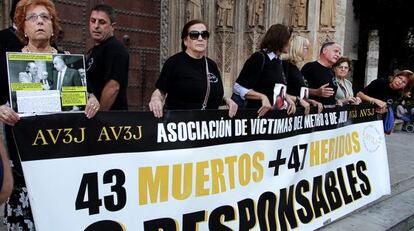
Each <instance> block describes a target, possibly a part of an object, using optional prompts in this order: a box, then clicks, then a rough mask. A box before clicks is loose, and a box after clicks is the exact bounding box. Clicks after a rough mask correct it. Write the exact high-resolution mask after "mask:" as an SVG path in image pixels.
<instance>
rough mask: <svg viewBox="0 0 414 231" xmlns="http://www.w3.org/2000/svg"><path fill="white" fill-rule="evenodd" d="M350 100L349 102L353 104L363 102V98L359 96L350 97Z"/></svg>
mask: <svg viewBox="0 0 414 231" xmlns="http://www.w3.org/2000/svg"><path fill="white" fill-rule="evenodd" d="M348 102H349V104H352V105H358V104H360V103H361V98H359V97H349V98H348Z"/></svg>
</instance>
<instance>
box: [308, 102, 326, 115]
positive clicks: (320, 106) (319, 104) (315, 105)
mask: <svg viewBox="0 0 414 231" xmlns="http://www.w3.org/2000/svg"><path fill="white" fill-rule="evenodd" d="M308 102H309V103H310V104H312V106H314V107H318V113H321V112H322V110H323V105H322V104H321V103H320V102H318V101H316V100H313V99H308Z"/></svg>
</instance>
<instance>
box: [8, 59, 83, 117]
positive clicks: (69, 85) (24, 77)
mask: <svg viewBox="0 0 414 231" xmlns="http://www.w3.org/2000/svg"><path fill="white" fill-rule="evenodd" d="M84 70H85V59H84V56H83V55H78V54H36V53H17V52H8V53H7V71H8V79H9V89H10V90H9V91H10V92H9V93H10V105H11V107H12V108H13V109H14V110H15V111H16V112H18V113H23V114H24V113H43V112H45V113H47V112H62V111H82V110H84V107H85V105H86V99H87V90H86V89H87V86H86V75H85V71H84Z"/></svg>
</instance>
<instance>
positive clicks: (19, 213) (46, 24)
mask: <svg viewBox="0 0 414 231" xmlns="http://www.w3.org/2000/svg"><path fill="white" fill-rule="evenodd" d="M58 22H59V19H58V16H57V12H56V8H55V5H54V4H53V2H52V1H50V0H21V1H19V3H18V4H17V7H16V12H15V15H14V23H15V25H16V28H17V30H16V33H17V36H18V37H19V39H20V40H21V41H22V43H23V45H24V47H23V48H22V49H21V50H20V51H21V52H35V53H53V54H56V53H62V52H59V51H58V50H56V49H55V48H54V47H52V45H51V43H52V42H53V41H54V39H55V37H56V35H57V32H58V28H59V25H58ZM13 51H18V50H13ZM3 65H4V64H3ZM1 69H3V70H4V69H6V67H5V66H1ZM0 77H1V78H6V79H7V75H5V73H4V72H3V71H2V76H0ZM0 88H1V89H0V91H2V92H3V91H6V92H8V84H4V82H2V84H1V85H0ZM8 100H9V99H8V98H7V96H3V94H2V97H1V99H0V105H1V106H0V121H1V122H2V123H5V124H7V125H11V126H13V125H15V124H16V123H17V122H18V121H19V115H18V114H17V113H16V112H15V111H13V109H11V108H10V107H9V106H8V104H7V101H8ZM98 109H99V102H98V101H97V99H96V98H95V97H94V96H93V95H92V94H91V97H89V99H88V102H87V105H86V109H85V115H86V117H88V118H92V117H94V116H95V114H96V112H97V110H98ZM5 130H6V141H7V145H8V150H9V153H10V158H11V160H12V162H13V164H14V166H13V176H14V179H15V188H14V191H13V193H12V195H11V196H10V199H9V200H8V202H7V203H6V209H5V211H6V213H5V222H6V224H7V228H8V229H9V230H11V229H12V230H33V229H34V225H33V218H32V214H31V210H30V206H29V202H28V196H27V189H26V185H25V182H24V177H23V173H22V169H21V164H20V161H19V158H18V156H17V151H16V147H15V146H14V145H15V144H14V142H13V140H12V139H11V136H10V135H11V128H10V127H9V126H6V129H5Z"/></svg>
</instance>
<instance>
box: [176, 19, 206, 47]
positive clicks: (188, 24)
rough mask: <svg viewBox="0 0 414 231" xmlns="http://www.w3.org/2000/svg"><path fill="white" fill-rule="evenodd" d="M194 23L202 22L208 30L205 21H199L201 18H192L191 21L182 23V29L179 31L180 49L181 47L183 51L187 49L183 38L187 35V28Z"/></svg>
mask: <svg viewBox="0 0 414 231" xmlns="http://www.w3.org/2000/svg"><path fill="white" fill-rule="evenodd" d="M195 24H203V25H204V26H206V28H207V30H208V26H207V24H206V23H205V22H203V21H201V20H198V19H194V20H191V21H189V22H187V23H186V24H185V25H184V27H183V30H182V31H181V49H182V50H183V51H185V50H186V49H187V47H186V46H185V44H184V40H185V38H186V37H187V36H188V29H189V28H190V27H191V26H192V25H195Z"/></svg>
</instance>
